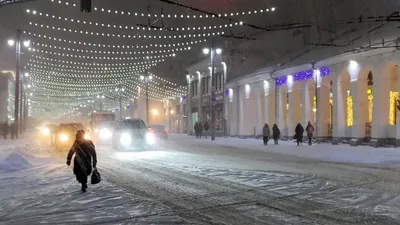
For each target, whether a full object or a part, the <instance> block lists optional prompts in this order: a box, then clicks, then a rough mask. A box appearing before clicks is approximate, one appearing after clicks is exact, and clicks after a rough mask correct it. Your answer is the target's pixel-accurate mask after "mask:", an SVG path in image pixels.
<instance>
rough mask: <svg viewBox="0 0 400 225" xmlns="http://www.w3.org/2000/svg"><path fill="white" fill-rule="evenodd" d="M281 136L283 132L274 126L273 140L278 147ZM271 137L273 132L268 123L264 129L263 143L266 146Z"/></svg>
mask: <svg viewBox="0 0 400 225" xmlns="http://www.w3.org/2000/svg"><path fill="white" fill-rule="evenodd" d="M280 135H281V131H280V130H279V128H278V125H276V124H274V126H272V138H273V139H274V144H275V145H278V139H279V136H280ZM270 136H271V131H270V129H269V125H268V123H266V124H265V125H264V127H263V141H264V145H268V141H269V137H270Z"/></svg>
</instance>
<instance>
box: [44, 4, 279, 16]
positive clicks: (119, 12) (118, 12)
mask: <svg viewBox="0 0 400 225" xmlns="http://www.w3.org/2000/svg"><path fill="white" fill-rule="evenodd" d="M51 2H53V3H57V2H58V3H59V4H63V5H66V6H72V7H76V4H70V3H69V2H68V1H61V0H58V1H57V0H51ZM276 9H277V8H276V7H274V6H273V7H269V8H265V9H255V10H249V11H242V12H230V13H220V14H218V15H214V14H213V15H208V14H197V15H196V14H193V15H190V14H157V13H153V14H151V13H139V12H130V11H123V10H115V9H105V8H99V7H96V6H94V10H95V11H98V12H104V13H108V14H115V15H126V16H135V17H148V18H153V17H154V18H175V19H207V18H220V17H234V16H245V15H257V14H263V13H269V12H275V11H276Z"/></svg>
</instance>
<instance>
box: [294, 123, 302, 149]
mask: <svg viewBox="0 0 400 225" xmlns="http://www.w3.org/2000/svg"><path fill="white" fill-rule="evenodd" d="M303 132H304V128H303V126H301V124H300V123H298V124H297V126H296V129H295V138H296V141H297V146H300V143H301V144H303Z"/></svg>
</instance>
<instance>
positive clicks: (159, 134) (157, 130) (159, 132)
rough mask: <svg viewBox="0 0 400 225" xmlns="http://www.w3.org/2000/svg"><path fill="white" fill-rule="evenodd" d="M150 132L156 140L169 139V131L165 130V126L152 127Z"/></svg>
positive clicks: (149, 128)
mask: <svg viewBox="0 0 400 225" xmlns="http://www.w3.org/2000/svg"><path fill="white" fill-rule="evenodd" d="M148 130H149V131H150V132H153V134H154V136H155V137H156V138H160V139H164V140H166V139H168V130H167V129H166V128H165V126H164V125H156V124H155V125H150V126H149V127H148Z"/></svg>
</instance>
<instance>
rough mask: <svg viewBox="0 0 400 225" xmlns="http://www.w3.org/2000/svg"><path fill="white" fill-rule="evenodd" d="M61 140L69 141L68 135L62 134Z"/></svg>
mask: <svg viewBox="0 0 400 225" xmlns="http://www.w3.org/2000/svg"><path fill="white" fill-rule="evenodd" d="M60 141H61V142H66V141H68V136H67V135H65V134H61V135H60Z"/></svg>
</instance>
